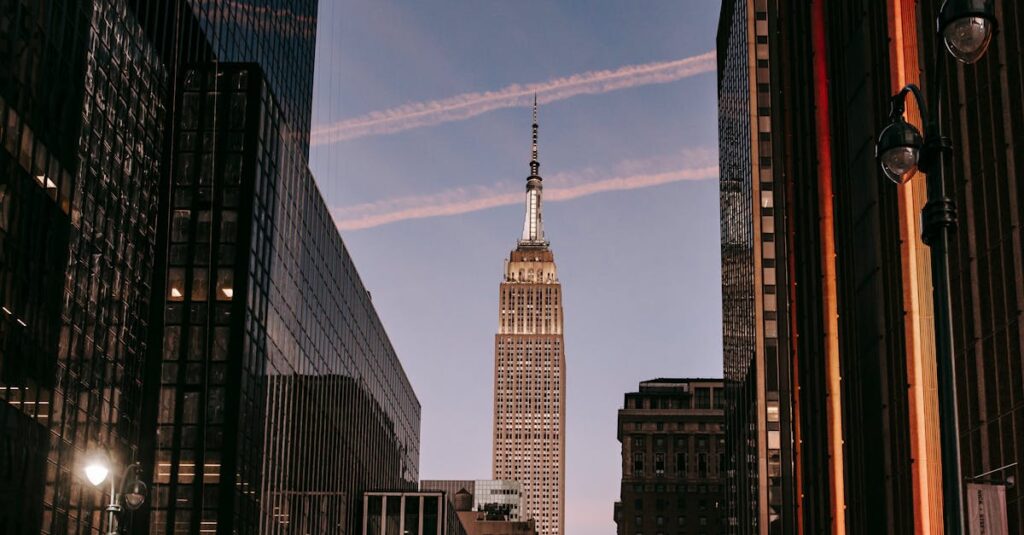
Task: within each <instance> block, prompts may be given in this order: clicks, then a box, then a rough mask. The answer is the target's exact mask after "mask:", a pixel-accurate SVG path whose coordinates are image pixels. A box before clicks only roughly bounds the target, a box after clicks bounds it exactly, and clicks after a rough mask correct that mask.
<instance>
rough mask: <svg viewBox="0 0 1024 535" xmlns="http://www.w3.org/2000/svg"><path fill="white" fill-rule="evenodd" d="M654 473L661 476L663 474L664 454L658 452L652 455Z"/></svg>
mask: <svg viewBox="0 0 1024 535" xmlns="http://www.w3.org/2000/svg"><path fill="white" fill-rule="evenodd" d="M654 473H655V474H658V475H662V474H664V473H665V454H664V453H661V452H658V453H655V454H654Z"/></svg>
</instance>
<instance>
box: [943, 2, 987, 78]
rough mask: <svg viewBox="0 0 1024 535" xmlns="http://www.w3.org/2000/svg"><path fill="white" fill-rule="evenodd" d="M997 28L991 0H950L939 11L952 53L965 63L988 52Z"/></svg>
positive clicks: (948, 46) (944, 33) (946, 40)
mask: <svg viewBox="0 0 1024 535" xmlns="http://www.w3.org/2000/svg"><path fill="white" fill-rule="evenodd" d="M995 30H996V16H995V10H994V9H992V3H991V1H990V0H946V3H945V4H943V5H942V9H941V10H939V34H941V35H942V39H943V41H945V43H946V48H947V49H949V53H950V54H952V55H953V57H955V58H956V59H958V60H959V61H962V62H964V63H974V62H976V61H978V60H979V59H981V57H982V56H984V55H985V51H986V50H988V45H989V43H990V42H992V34H994V33H995Z"/></svg>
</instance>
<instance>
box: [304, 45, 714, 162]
mask: <svg viewBox="0 0 1024 535" xmlns="http://www.w3.org/2000/svg"><path fill="white" fill-rule="evenodd" d="M715 68H716V63H715V53H714V52H713V51H712V52H705V53H704V54H700V55H697V56H692V57H688V58H683V59H678V60H675V61H662V62H656V63H646V64H643V65H629V66H626V67H620V68H618V69H614V70H604V71H590V72H585V73H582V74H574V75H572V76H566V77H563V78H556V79H554V80H550V81H547V82H541V83H535V84H525V85H521V84H513V85H510V86H507V87H504V88H502V89H499V90H497V91H487V92H483V93H463V94H461V95H456V96H454V97H449V98H445V99H440V100H431V101H427V102H414V103H410V104H405V105H402V106H398V107H395V108H389V109H386V110H382V111H375V112H373V113H368V114H366V115H362V116H359V117H353V118H351V119H345V120H343V121H339V122H336V123H334V124H328V125H323V126H318V127H315V128H313V131H312V134H311V143H312V144H313V145H326V144H329V143H337V142H339V141H345V140H348V139H355V138H360V137H366V136H374V135H381V134H393V133H395V132H401V131H404V130H410V129H413V128H419V127H423V126H430V125H435V124H441V123H447V122H451V121H459V120H462V119H468V118H470V117H475V116H477V115H480V114H483V113H487V112H489V111H493V110H497V109H502V108H514V107H518V106H527V105H529V104H531V103H532V102H533V101H532V99H533V94H534V93H536V94H537V100H538V101H539V102H541V103H547V102H555V101H557V100H563V99H567V98H570V97H574V96H576V95H584V94H599V93H607V92H609V91H616V90H619V89H627V88H630V87H638V86H642V85H650V84H664V83H668V82H674V81H676V80H681V79H683V78H688V77H690V76H695V75H698V74H703V73H706V72H712V71H714V70H715Z"/></svg>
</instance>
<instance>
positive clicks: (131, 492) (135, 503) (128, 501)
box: [124, 477, 149, 511]
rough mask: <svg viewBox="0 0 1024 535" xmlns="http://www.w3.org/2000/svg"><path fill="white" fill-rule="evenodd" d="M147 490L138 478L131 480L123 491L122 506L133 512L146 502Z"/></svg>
mask: <svg viewBox="0 0 1024 535" xmlns="http://www.w3.org/2000/svg"><path fill="white" fill-rule="evenodd" d="M148 492H149V489H148V488H146V484H145V483H143V482H142V481H141V480H139V478H138V477H135V478H133V479H132V481H131V482H129V483H128V485H126V486H125V489H124V504H125V506H127V507H128V509H130V510H132V511H135V510H136V509H138V508H139V507H142V504H143V503H145V502H146V494H147V493H148Z"/></svg>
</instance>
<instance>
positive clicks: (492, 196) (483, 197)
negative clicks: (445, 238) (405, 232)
mask: <svg viewBox="0 0 1024 535" xmlns="http://www.w3.org/2000/svg"><path fill="white" fill-rule="evenodd" d="M715 178H718V166H717V165H709V166H707V167H698V168H692V169H680V170H676V171H667V172H662V173H652V174H635V175H628V176H620V177H611V178H605V179H598V180H593V179H590V180H583V181H580V180H575V181H573V180H567V179H566V180H563V182H567V184H565V185H562V186H559V185H553V186H549V187H545V188H544V199H545V200H547V201H549V202H550V201H556V202H557V201H568V200H571V199H576V198H579V197H583V196H586V195H593V194H595V193H602V192H606V191H621V190H631V189H639V188H648V187H651V186H659V185H662V184H669V183H672V182H681V181H687V180H690V181H692V180H707V179H715ZM517 186H518V187H517ZM517 186H513V185H511V184H499V185H496V186H489V187H476V188H468V189H467V188H456V189H452V190H448V191H444V192H441V193H436V194H430V195H420V196H412V197H403V198H399V199H387V200H383V201H377V202H371V203H365V204H359V205H354V206H347V207H341V208H337V209H335V210H334V219H335V222H336V224H337V226H338V230H360V229H368V228H372V227H377V226H380V225H386V224H388V223H395V222H397V221H405V220H409V219H423V218H427V217H439V216H451V215H458V214H465V213H468V212H476V211H480V210H486V209H488V208H495V207H498V206H508V205H512V204H520V203H522V202H524V200H523V199H524V197H523V192H522V188H521V184H519V185H517Z"/></svg>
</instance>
